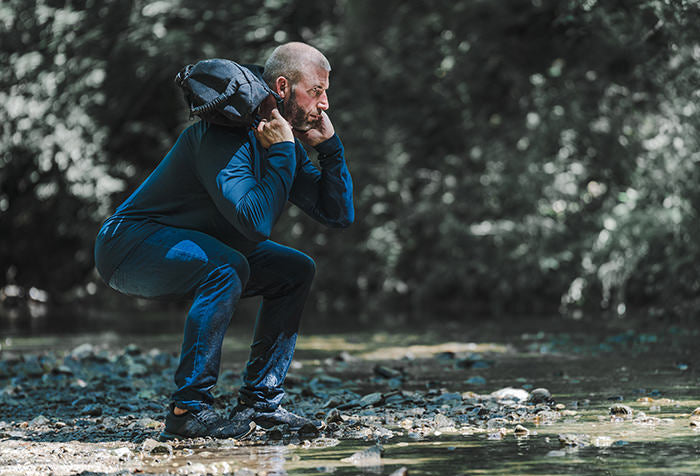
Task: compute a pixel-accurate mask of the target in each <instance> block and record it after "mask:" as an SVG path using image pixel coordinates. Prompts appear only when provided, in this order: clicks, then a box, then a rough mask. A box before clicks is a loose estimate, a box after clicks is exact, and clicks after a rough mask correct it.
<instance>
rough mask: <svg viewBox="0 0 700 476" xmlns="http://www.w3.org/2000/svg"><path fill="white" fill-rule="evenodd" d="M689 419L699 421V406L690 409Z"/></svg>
mask: <svg viewBox="0 0 700 476" xmlns="http://www.w3.org/2000/svg"><path fill="white" fill-rule="evenodd" d="M690 419H691V420H696V421H700V407H698V408H696V409H695V410H693V411H692V413H691V414H690Z"/></svg>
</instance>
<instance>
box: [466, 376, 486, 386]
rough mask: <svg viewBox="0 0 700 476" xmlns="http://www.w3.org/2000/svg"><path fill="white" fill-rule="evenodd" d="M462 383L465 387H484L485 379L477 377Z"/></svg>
mask: <svg viewBox="0 0 700 476" xmlns="http://www.w3.org/2000/svg"><path fill="white" fill-rule="evenodd" d="M464 383H466V384H467V385H486V379H485V378H484V377H479V376H478V375H477V376H475V377H469V378H468V379H467V380H465V381H464Z"/></svg>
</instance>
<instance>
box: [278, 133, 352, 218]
mask: <svg viewBox="0 0 700 476" xmlns="http://www.w3.org/2000/svg"><path fill="white" fill-rule="evenodd" d="M315 148H316V151H317V152H318V159H319V164H320V165H321V170H319V169H318V168H316V167H315V166H314V165H313V164H312V163H311V160H310V159H309V157H308V155H306V152H305V151H304V149H303V147H301V145H297V153H298V154H300V157H301V165H300V166H299V169H298V171H297V176H296V179H295V180H294V186H293V187H292V190H291V192H290V195H289V200H290V201H291V202H292V203H294V204H295V205H296V206H298V207H299V208H301V209H302V210H304V212H306V213H307V214H308V215H309V216H311V217H312V218H314V219H315V220H316V221H318V222H320V223H323V224H324V225H327V226H331V227H338V228H344V227H347V226H349V225H350V224H351V223H352V222H353V220H354V219H355V209H354V206H353V203H352V179H351V177H350V172H349V171H348V167H347V165H346V163H345V156H344V149H343V144H342V143H341V142H340V138H339V137H338V136H337V135H336V134H334V135H333V136H332V137H331V138H330V139H327V140H325V141H323V142H321V143H319V144H317V145H315Z"/></svg>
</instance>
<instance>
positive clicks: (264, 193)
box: [196, 114, 296, 241]
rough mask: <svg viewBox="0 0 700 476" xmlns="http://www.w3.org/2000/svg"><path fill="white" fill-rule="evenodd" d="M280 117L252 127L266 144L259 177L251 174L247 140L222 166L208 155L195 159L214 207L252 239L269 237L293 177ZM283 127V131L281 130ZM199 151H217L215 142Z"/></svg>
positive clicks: (289, 143) (293, 162)
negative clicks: (265, 153) (263, 171)
mask: <svg viewBox="0 0 700 476" xmlns="http://www.w3.org/2000/svg"><path fill="white" fill-rule="evenodd" d="M280 121H284V119H282V117H281V116H279V114H277V116H276V117H275V118H274V119H273V120H272V121H269V122H266V123H261V124H260V125H259V126H258V129H257V130H256V131H255V135H256V137H257V138H258V140H260V141H261V143H263V144H264V145H266V146H268V147H269V149H268V156H267V162H268V167H267V168H266V170H265V174H264V175H263V176H262V177H261V178H260V181H258V180H257V178H256V177H255V170H254V166H253V162H254V161H253V151H252V150H251V147H250V143H247V142H246V143H244V144H243V145H241V146H240V147H238V149H237V150H236V151H235V153H234V154H233V156H232V157H230V160H229V161H228V163H226V164H225V166H223V167H221V166H219V165H218V164H217V160H216V159H215V157H211V156H208V157H200V159H199V160H197V161H196V162H197V171H198V173H199V175H200V179H201V180H202V183H203V184H204V186H205V188H206V189H207V191H208V192H209V195H210V196H211V198H212V200H213V201H214V203H215V205H216V207H217V209H218V210H219V211H220V212H221V214H222V215H224V217H226V219H227V220H228V221H229V222H230V223H231V224H232V225H233V226H235V227H236V229H237V230H238V231H239V232H240V233H242V234H243V235H244V236H245V237H246V238H248V239H250V240H253V241H263V240H266V239H268V238H269V237H270V233H271V231H272V227H273V225H274V224H275V222H276V221H277V218H278V217H279V215H280V213H282V210H283V209H284V205H285V203H286V202H287V199H288V197H289V194H290V191H291V187H292V182H293V180H294V169H295V167H296V155H295V149H294V142H293V136H292V133H291V128H290V127H289V125H288V124H287V123H286V121H285V122H284V123H281V122H280ZM285 127H286V129H287V131H284V130H282V129H284V128H285ZM280 130H282V132H280ZM207 149H213V150H207ZM224 150H226V147H224ZM201 152H202V153H203V154H206V155H209V153H212V152H213V153H214V154H213V155H218V154H216V144H214V145H213V147H207V148H204V149H203V150H202V151H201ZM221 165H223V164H221Z"/></svg>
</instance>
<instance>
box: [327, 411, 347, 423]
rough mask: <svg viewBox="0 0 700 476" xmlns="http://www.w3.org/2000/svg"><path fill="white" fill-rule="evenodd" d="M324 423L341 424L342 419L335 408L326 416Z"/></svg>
mask: <svg viewBox="0 0 700 476" xmlns="http://www.w3.org/2000/svg"><path fill="white" fill-rule="evenodd" d="M326 423H343V417H342V416H341V415H340V411H338V409H337V408H333V409H332V410H331V411H330V412H328V416H326Z"/></svg>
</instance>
